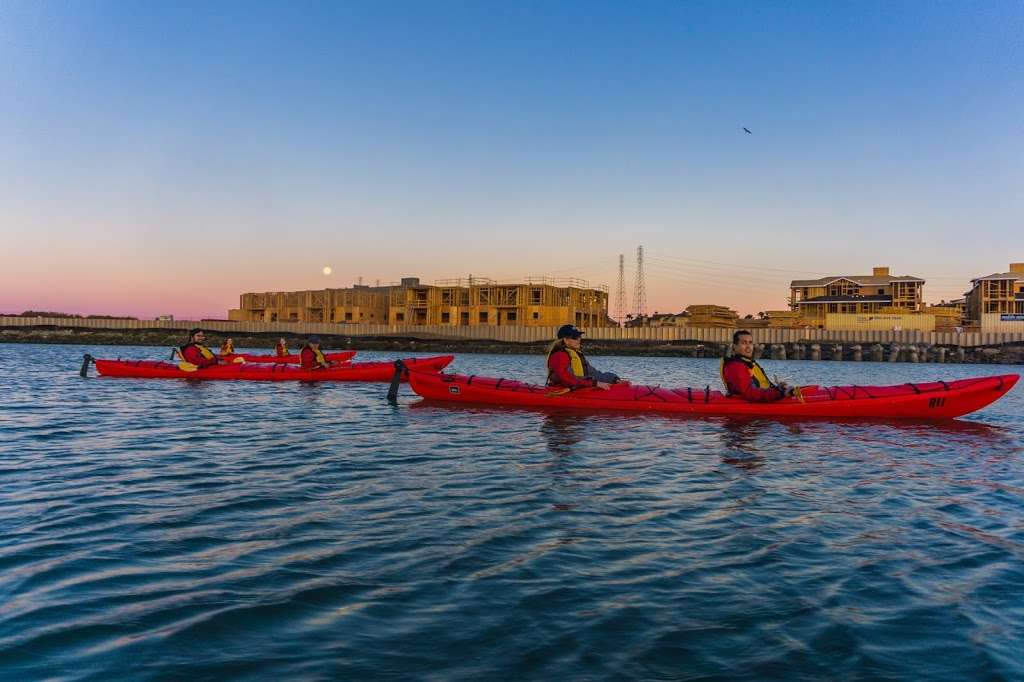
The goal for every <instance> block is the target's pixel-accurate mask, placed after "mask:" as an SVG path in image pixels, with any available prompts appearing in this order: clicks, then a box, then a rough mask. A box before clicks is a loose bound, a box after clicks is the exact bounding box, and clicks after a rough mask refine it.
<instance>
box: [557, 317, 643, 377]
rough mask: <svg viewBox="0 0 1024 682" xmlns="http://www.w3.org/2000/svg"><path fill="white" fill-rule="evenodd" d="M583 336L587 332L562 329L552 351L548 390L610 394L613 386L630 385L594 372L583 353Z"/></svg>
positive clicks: (605, 373)
mask: <svg viewBox="0 0 1024 682" xmlns="http://www.w3.org/2000/svg"><path fill="white" fill-rule="evenodd" d="M582 336H583V332H581V331H580V330H579V329H577V328H576V327H574V326H573V325H571V324H563V325H562V326H561V327H559V328H558V338H557V339H555V342H554V343H552V344H551V347H550V348H549V349H548V386H557V387H560V388H586V387H596V388H600V389H601V390H604V391H607V390H608V389H609V388H611V385H612V384H619V383H628V382H625V381H623V380H622V379H620V378H619V377H618V375H616V374H613V373H611V372H602V371H600V370H597V369H594V367H593V366H592V365H591V364H590V363H589V362H588V361H587V358H586V356H584V355H583V352H582V351H581V350H580V346H582V345H583V341H582V340H581V339H582Z"/></svg>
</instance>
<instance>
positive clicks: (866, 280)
mask: <svg viewBox="0 0 1024 682" xmlns="http://www.w3.org/2000/svg"><path fill="white" fill-rule="evenodd" d="M923 288H924V280H923V279H921V278H920V277H910V276H900V277H896V276H893V275H891V274H889V268H887V267H876V268H874V269H873V272H872V273H871V274H870V275H834V276H831V277H822V278H821V279H797V280H793V281H792V282H790V283H789V291H790V298H789V303H790V308H791V309H792V310H793V311H795V312H799V313H800V318H801V319H802V320H804V321H806V322H807V323H810V324H822V323H823V322H824V320H825V316H826V315H827V314H828V313H860V314H863V313H879V312H889V313H912V312H919V311H920V310H921V308H922V307H923V305H924V303H923V298H922V295H921V292H922V289H923Z"/></svg>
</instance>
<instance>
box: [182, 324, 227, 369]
mask: <svg viewBox="0 0 1024 682" xmlns="http://www.w3.org/2000/svg"><path fill="white" fill-rule="evenodd" d="M205 342H206V332H204V331H203V330H202V329H193V330H191V331H190V332H189V333H188V343H186V344H185V345H184V346H182V347H181V348H180V349H178V350H179V353H180V355H181V358H182V359H183V360H184V361H185V362H190V363H192V364H193V365H195V366H196V367H199V368H203V367H212V366H213V365H216V364H217V356H216V355H214V354H213V351H212V350H210V349H209V348H207V347H206V346H205V345H203V344H204V343H205Z"/></svg>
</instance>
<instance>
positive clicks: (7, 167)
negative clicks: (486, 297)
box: [0, 0, 1024, 318]
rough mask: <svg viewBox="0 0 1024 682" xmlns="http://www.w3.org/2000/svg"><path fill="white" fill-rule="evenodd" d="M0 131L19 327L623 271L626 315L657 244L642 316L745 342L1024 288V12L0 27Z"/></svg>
mask: <svg viewBox="0 0 1024 682" xmlns="http://www.w3.org/2000/svg"><path fill="white" fill-rule="evenodd" d="M0 111H2V112H3V114H2V115H0V238H2V241H3V244H4V247H3V248H2V250H0V312H4V313H17V312H21V311H23V310H27V309H33V310H56V311H62V312H72V313H80V314H110V315H132V316H137V317H142V318H146V317H154V316H156V315H163V314H173V315H175V316H176V317H179V318H201V317H215V318H223V317H226V312H227V309H229V308H234V307H237V306H238V297H239V294H240V293H242V292H246V291H280V290H297V289H316V288H324V287H345V286H350V285H351V284H352V283H354V282H356V281H357V279H358V278H360V277H361V278H362V280H363V281H364V282H365V283H370V284H372V283H375V282H376V281H378V280H379V281H381V282H382V283H389V282H395V281H397V280H398V279H400V278H401V277H406V276H413V277H420V278H421V280H422V281H424V282H432V281H434V280H436V279H444V278H454V277H467V276H468V275H473V276H475V277H490V278H493V279H497V280H501V281H515V280H518V279H521V278H523V277H525V276H541V275H546V276H551V277H576V278H581V279H585V280H587V281H588V282H590V283H591V284H593V285H606V286H608V288H609V289H610V291H611V301H612V305H613V307H614V303H615V293H616V289H617V281H618V279H617V278H618V256H619V254H624V255H625V257H626V268H625V272H626V277H625V280H626V289H627V301H629V302H630V305H629V306H628V307H630V308H631V307H632V304H631V302H632V298H633V291H634V282H635V270H636V249H637V246H638V245H643V247H644V251H645V263H644V274H645V283H646V298H647V306H646V312H648V313H651V312H654V311H660V312H677V311H679V310H682V309H683V308H685V307H686V306H687V305H690V304H704V303H718V304H722V305H729V306H730V307H733V308H735V309H737V310H738V311H739V312H740V313H741V314H744V313H756V312H758V311H761V310H770V309H783V308H785V307H786V297H787V296H788V294H789V282H790V280H792V279H806V278H815V277H820V276H824V275H837V274H870V272H871V268H872V267H873V266H889V267H890V268H891V269H892V272H893V274H900V275H904V274H906V275H914V276H918V277H922V278H924V279H926V280H927V283H926V285H925V289H924V295H925V299H926V300H927V301H929V302H938V301H939V300H941V299H950V298H954V297H958V296H960V295H961V294H962V293H963V292H964V291H966V290H967V288H968V287H969V280H970V279H971V278H972V277H978V276H983V275H987V274H989V273H993V272H1004V271H1006V270H1007V266H1008V264H1009V263H1010V262H1018V261H1024V191H1022V189H1024V3H1021V2H1019V1H1013V2H998V1H993V2H944V1H938V0H932V1H929V2H898V3H893V2H869V1H866V2H856V3H820V2H781V1H780V2H771V3H765V2H717V1H716V2H675V1H673V2H668V1H666V2H643V1H641V2H601V1H599V0H588V1H586V2H530V1H527V0H524V1H521V2H514V3H510V2H497V1H495V2H482V1H481V2H464V1H460V2H449V1H445V0H438V1H437V2H401V1H398V0H395V1H388V2H371V1H367V2H282V3H274V2H260V3H253V2H227V1H224V2H217V3H208V2H163V3H157V2H153V3H140V2H127V1H124V2H89V3H69V2H47V1H37V0H33V1H31V2H23V1H21V0H2V1H0ZM744 127H746V128H748V129H749V130H750V131H751V134H747V133H746V132H744V130H743V128H744ZM325 266H330V268H331V274H330V275H324V274H323V268H324V267H325ZM613 312H614V311H613Z"/></svg>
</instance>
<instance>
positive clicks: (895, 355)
mask: <svg viewBox="0 0 1024 682" xmlns="http://www.w3.org/2000/svg"><path fill="white" fill-rule="evenodd" d="M226 336H227V335H226V334H221V333H218V332H210V333H209V335H208V341H209V343H210V345H211V347H216V346H218V345H220V342H221V341H222V340H223V339H224V338H225V337H226ZM281 337H282V335H281V334H248V335H246V334H232V335H231V338H232V339H234V343H235V347H236V348H246V349H252V348H265V349H266V351H267V353H272V352H273V348H274V344H275V343H277V340H278V339H279V338H281ZM284 338H285V339H287V341H288V346H289V348H291V349H292V350H293V351H297V350H298V349H299V348H301V347H302V345H303V344H304V343H305V337H302V336H291V335H287V334H286V335H284ZM320 338H321V342H322V347H323V348H324V349H325V350H344V349H352V350H380V351H395V352H405V353H413V352H415V353H496V354H508V355H536V354H542V353H544V352H545V351H546V349H547V346H548V342H534V343H509V342H503V341H487V340H479V339H417V338H412V337H408V336H401V337H386V336H349V335H342V334H335V335H331V334H320ZM584 338H585V337H584ZM0 343H47V344H50V343H52V344H68V345H72V344H81V345H97V346H106V345H118V346H166V347H168V348H170V347H171V346H178V345H181V344H183V343H185V334H184V333H182V332H181V331H168V330H163V329H147V330H123V331H122V330H110V329H75V328H67V327H19V328H8V329H0ZM584 350H585V351H586V353H587V354H589V355H632V356H648V357H687V358H705V357H706V358H718V357H722V356H723V355H724V354H725V353H726V352H727V351H728V344H718V343H708V342H698V341H671V342H666V341H604V340H588V341H585V344H584ZM755 355H757V356H759V357H764V358H771V359H777V360H832V361H852V362H918V363H921V362H939V363H981V364H1010V365H1020V364H1024V344H1020V343H1017V344H1004V345H1002V346H990V347H978V348H959V347H957V346H931V345H926V344H916V345H914V344H895V343H894V344H849V343H843V342H842V339H840V338H837V339H836V341H834V342H828V341H826V342H821V341H815V342H809V341H808V342H805V343H786V344H772V345H770V346H766V345H759V346H757V347H756V349H755Z"/></svg>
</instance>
